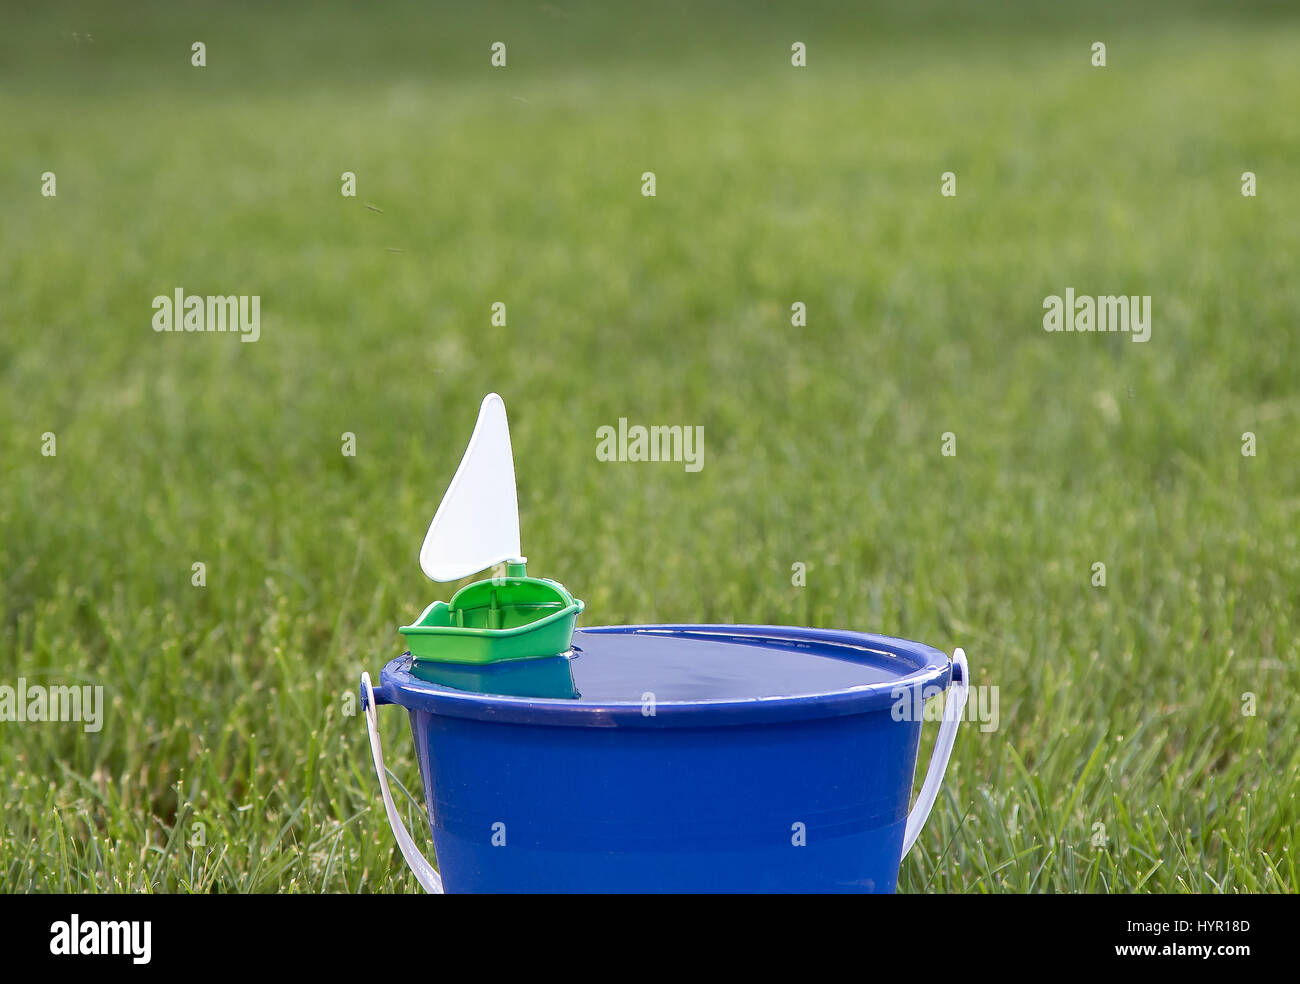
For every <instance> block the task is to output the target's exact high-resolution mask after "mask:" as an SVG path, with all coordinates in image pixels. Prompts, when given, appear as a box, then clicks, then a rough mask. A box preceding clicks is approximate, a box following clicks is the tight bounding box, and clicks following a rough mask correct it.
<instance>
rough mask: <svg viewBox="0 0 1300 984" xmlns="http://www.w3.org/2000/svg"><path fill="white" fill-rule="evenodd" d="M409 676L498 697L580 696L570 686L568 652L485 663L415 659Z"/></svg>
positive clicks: (562, 697) (442, 685)
mask: <svg viewBox="0 0 1300 984" xmlns="http://www.w3.org/2000/svg"><path fill="white" fill-rule="evenodd" d="M411 676H413V677H415V678H416V679H418V680H423V681H425V682H426V683H435V684H437V685H438V686H440V687H451V688H452V689H453V690H468V691H470V692H471V693H479V694H496V695H498V696H501V697H538V698H554V699H564V698H567V699H570V700H576V699H577V698H578V697H579V696H580V695H579V693H578V691H577V688H575V687H574V685H573V671H572V669H571V668H570V659H569V655H568V654H563V655H560V656H547V657H545V658H543V659H512V660H507V661H506V662H504V663H489V664H487V665H485V666H474V665H471V664H466V663H435V662H430V661H425V660H415V661H413V662H412V664H411Z"/></svg>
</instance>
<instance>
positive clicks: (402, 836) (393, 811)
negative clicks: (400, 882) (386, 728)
mask: <svg viewBox="0 0 1300 984" xmlns="http://www.w3.org/2000/svg"><path fill="white" fill-rule="evenodd" d="M361 695H362V701H361V703H362V705H363V707H364V709H365V712H366V730H367V731H368V732H370V754H371V757H372V758H374V760H375V774H376V775H377V776H379V791H380V792H381V793H383V796H384V809H385V810H386V811H387V813H388V824H389V826H391V827H392V828H393V836H394V837H396V838H397V846H398V847H399V848H401V851H402V857H404V858H406V863H407V864H408V865H410V866H411V871H412V872H413V873H414V874H415V880H416V881H418V882H419V883H420V886H421V887H422V888H423V889H424V890H425V891H426V892H428V893H429V894H430V895H441V894H442V876H441V875H439V874H438V872H437V871H436V870H434V867H433V865H431V864H430V863H429V862H428V861H427V860H426V859H425V857H424V855H423V854H421V853H420V849H419V848H418V847H416V846H415V841H414V840H412V839H411V835H410V834H409V833H408V832H407V830H406V824H404V823H402V818H401V817H400V816H399V815H398V813H397V805H396V804H395V803H394V802H393V794H392V793H391V792H389V790H388V770H387V769H385V768H384V749H383V746H382V745H381V744H380V741H379V722H378V720H377V715H376V712H375V692H374V690H373V689H371V686H370V674H369V673H366V672H365V671H362V673H361Z"/></svg>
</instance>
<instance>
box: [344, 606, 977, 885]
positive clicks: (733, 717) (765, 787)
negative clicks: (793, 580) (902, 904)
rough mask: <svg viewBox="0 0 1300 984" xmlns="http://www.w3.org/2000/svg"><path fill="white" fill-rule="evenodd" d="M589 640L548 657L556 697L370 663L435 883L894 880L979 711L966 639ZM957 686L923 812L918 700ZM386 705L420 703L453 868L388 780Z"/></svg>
mask: <svg viewBox="0 0 1300 984" xmlns="http://www.w3.org/2000/svg"><path fill="white" fill-rule="evenodd" d="M573 644H574V648H573V652H572V653H571V654H566V655H565V656H561V657H556V660H559V661H563V663H562V664H556V665H555V666H552V667H551V668H550V669H549V670H545V669H539V668H537V667H535V666H534V667H532V668H530V669H529V672H530V673H534V674H536V673H538V672H541V673H542V674H543V675H544V676H545V675H547V674H549V675H550V676H549V683H548V682H546V681H543V682H542V683H540V684H537V685H539V686H541V687H542V689H541V690H539V691H538V693H542V694H547V695H548V696H537V697H534V696H529V692H528V690H527V687H528V686H529V685H530V684H528V682H527V681H523V682H521V680H522V678H521V680H513V681H507V680H505V679H504V678H503V680H502V681H501V685H500V686H496V685H495V684H494V682H493V681H492V679H491V678H490V677H489V678H482V677H479V678H476V679H475V680H474V682H473V687H475V688H480V689H487V690H493V689H499V690H503V691H508V693H490V692H489V693H484V692H477V690H466V689H457V687H456V686H453V685H448V683H447V682H445V681H441V680H440V678H438V677H437V676H436V674H435V675H433V677H432V679H431V678H430V674H428V673H426V672H423V670H424V665H423V664H414V663H413V662H412V660H411V658H410V656H409V655H407V656H402V657H400V658H398V659H395V660H393V661H392V662H390V663H389V664H388V665H387V666H385V667H384V669H383V671H382V672H381V674H380V682H379V686H378V687H375V688H374V689H373V691H371V686H370V680H369V676H368V675H367V674H363V675H362V702H363V706H364V707H365V710H366V720H367V724H368V727H369V729H370V735H371V745H372V753H373V756H374V760H375V766H376V770H377V772H378V774H379V778H380V782H381V789H382V792H383V795H384V800H385V805H386V808H387V810H388V816H389V820H390V822H392V824H393V827H394V833H395V834H396V835H397V838H398V841H399V843H400V844H401V845H402V852H403V855H404V856H405V857H406V859H407V861H408V862H409V863H410V864H411V866H412V868H413V869H414V870H415V871H416V874H417V876H418V877H419V879H420V881H421V883H422V884H423V885H424V886H425V888H426V889H429V890H431V891H439V890H442V889H443V888H444V887H445V889H446V890H447V891H451V892H892V891H893V890H894V887H895V884H896V882H897V879H898V868H899V864H900V863H901V861H902V858H903V856H904V854H905V853H906V851H907V849H908V848H910V846H911V843H912V841H914V840H915V837H916V834H917V833H919V831H920V828H921V826H922V825H923V824H924V822H925V818H926V815H927V814H928V813H929V810H930V807H931V806H932V805H933V802H934V798H935V795H936V794H937V792H938V787H939V784H940V783H941V782H942V779H943V772H944V769H945V768H946V766H947V760H948V755H949V753H950V752H951V750H952V744H953V740H954V738H955V734H956V730H957V724H958V722H959V720H960V718H961V711H962V708H963V707H964V705H965V699H966V689H967V682H968V671H967V669H966V664H965V657H964V655H963V654H962V652H961V650H957V651H956V652H955V653H954V657H953V659H952V660H949V658H948V657H947V656H945V655H944V654H943V653H942V652H940V651H939V650H937V649H932V648H931V647H929V646H924V645H921V644H920V643H916V642H908V641H905V640H902V639H891V638H888V637H885V636H876V635H866V634H862V633H856V632H840V631H828V630H823V629H804V628H789V627H783V626H743V625H742V626H728V625H662V626H654V625H646V626H616V627H600V628H588V629H580V630H578V631H577V632H576V633H575V634H574V638H573ZM524 662H530V661H521V663H524ZM413 671H414V672H413ZM504 672H506V673H507V674H509V673H510V668H509V665H508V664H506V665H505V670H504ZM557 673H558V674H561V675H565V676H566V680H565V681H561V683H562V684H563V685H561V686H559V687H558V688H557V687H556V686H555V684H556V677H555V675H556V674H557ZM453 682H455V681H453ZM950 683H952V684H956V686H953V687H952V688H951V690H950V691H949V695H948V699H947V704H946V706H945V712H944V718H943V723H942V725H941V727H940V735H939V737H938V739H937V740H936V744H935V752H934V757H933V759H932V762H931V766H930V770H929V773H928V774H927V778H926V781H925V784H924V785H923V787H922V791H921V794H920V796H919V797H918V800H917V805H916V808H915V809H914V810H913V811H912V813H911V815H910V817H909V813H908V803H909V800H910V797H911V792H912V783H913V778H914V775H915V770H916V760H917V752H918V748H919V746H920V740H921V726H922V715H921V714H920V713H918V712H919V710H920V708H921V707H922V705H923V700H924V698H926V697H929V696H931V695H933V694H935V693H938V692H940V691H942V690H943V689H945V688H948V687H949V684H950ZM507 684H509V685H507ZM521 689H523V691H524V692H523V693H522V694H521V693H520V692H519V691H520V690H521ZM555 693H558V694H559V696H553V694H555ZM379 704H399V705H401V706H402V707H405V708H406V709H407V711H408V712H409V714H410V719H411V729H412V731H413V733H414V736H415V748H416V756H417V758H418V760H419V765H420V775H421V779H422V780H423V784H424V793H425V801H426V805H427V807H428V812H429V818H430V823H431V826H432V830H433V842H434V848H435V851H436V855H437V861H438V871H437V872H434V870H433V868H432V866H430V865H429V864H428V862H427V861H425V860H424V858H423V857H422V856H421V855H420V853H419V851H418V849H417V848H416V847H415V845H414V843H413V842H412V840H411V838H410V835H409V834H408V833H407V831H406V828H405V827H404V826H403V825H402V821H401V818H400V816H399V815H398V813H397V810H396V808H395V806H394V804H393V802H392V798H391V795H390V793H389V791H388V784H387V777H386V775H385V770H384V766H383V753H382V750H381V748H380V745H379V735H378V731H377V728H376V720H375V705H379Z"/></svg>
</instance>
